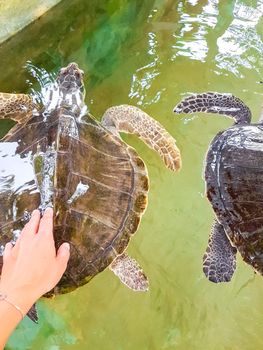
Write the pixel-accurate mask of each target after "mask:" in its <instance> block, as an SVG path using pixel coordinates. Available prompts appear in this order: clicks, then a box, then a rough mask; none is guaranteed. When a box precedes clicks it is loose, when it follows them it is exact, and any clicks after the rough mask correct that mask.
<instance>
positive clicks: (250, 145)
mask: <svg viewBox="0 0 263 350" xmlns="http://www.w3.org/2000/svg"><path fill="white" fill-rule="evenodd" d="M205 179H206V183H207V196H208V199H209V200H210V202H211V204H212V206H213V208H214V211H215V213H216V215H217V218H218V221H219V222H220V223H221V224H222V225H223V226H224V228H225V230H226V233H227V235H228V237H229V239H230V241H231V242H232V244H233V245H234V246H235V247H236V248H237V249H238V250H239V252H240V253H241V255H242V257H243V259H244V260H245V261H246V262H247V263H248V264H250V265H252V266H253V267H254V268H255V270H257V271H258V272H259V273H260V274H263V126H262V125H253V124H250V125H243V126H241V125H237V126H233V127H231V128H229V129H227V130H226V131H223V132H221V133H219V134H218V135H217V136H216V137H215V138H214V140H213V141H212V143H211V145H210V148H209V151H208V154H207V162H206V170H205Z"/></svg>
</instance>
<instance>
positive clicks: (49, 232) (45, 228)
mask: <svg viewBox="0 0 263 350" xmlns="http://www.w3.org/2000/svg"><path fill="white" fill-rule="evenodd" d="M38 234H39V235H42V234H45V235H46V236H52V237H53V209H52V208H50V207H48V208H47V209H46V210H45V212H44V214H43V216H42V218H41V220H40V224H39V229H38Z"/></svg>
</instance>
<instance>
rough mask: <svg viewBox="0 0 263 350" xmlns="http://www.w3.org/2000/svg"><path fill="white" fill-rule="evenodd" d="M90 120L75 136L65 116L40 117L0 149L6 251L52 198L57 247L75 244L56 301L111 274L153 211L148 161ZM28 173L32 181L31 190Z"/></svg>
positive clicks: (0, 228) (1, 231)
mask: <svg viewBox="0 0 263 350" xmlns="http://www.w3.org/2000/svg"><path fill="white" fill-rule="evenodd" d="M67 114H69V112H68V111H67ZM85 118H86V119H85V121H82V122H76V120H74V118H73V117H72V120H73V129H74V130H73V134H72V135H73V136H72V135H71V133H70V128H71V127H72V125H71V126H70V125H68V124H67V123H68V120H69V118H68V116H67V118H65V117H64V115H63V110H62V109H60V110H59V111H53V112H51V114H50V116H49V117H48V120H47V121H45V116H43V115H41V114H40V115H39V116H35V117H32V118H31V119H30V120H29V121H28V122H27V123H26V124H25V125H23V126H18V127H17V128H16V130H15V132H14V133H11V134H8V136H7V137H6V138H4V139H3V140H2V141H4V143H3V145H7V146H8V148H4V149H1V146H0V164H1V162H2V164H4V165H2V168H1V165H0V247H1V248H2V250H3V247H4V245H5V243H7V242H9V241H14V240H15V239H16V235H17V233H20V231H21V229H22V228H23V226H24V224H25V222H26V221H27V220H28V217H27V215H26V213H31V212H32V210H33V209H35V208H37V207H39V206H41V204H42V205H43V203H47V201H48V200H49V199H50V198H49V197H50V196H51V197H52V203H53V206H54V213H55V218H54V237H55V243H56V247H58V246H60V244H61V243H62V242H64V241H68V242H70V244H71V257H70V260H69V263H68V268H67V270H66V272H65V274H64V276H63V278H62V280H61V281H60V282H59V284H58V286H57V287H56V289H55V291H53V292H52V293H64V292H68V291H70V290H72V289H75V288H77V287H78V286H80V285H82V284H84V283H87V282H88V281H89V280H90V279H91V278H92V277H94V276H95V275H96V274H97V273H99V272H100V271H102V270H104V269H105V268H106V267H107V266H108V265H109V264H110V263H111V262H112V261H113V260H114V258H115V257H116V256H117V255H119V254H121V253H122V252H123V251H124V250H125V248H126V247H127V245H128V242H129V240H130V237H131V235H132V234H133V233H135V231H136V230H137V228H138V225H139V222H140V218H141V215H142V213H143V211H144V210H145V208H146V199H147V192H148V177H147V171H146V169H145V166H144V163H143V161H142V160H141V159H140V158H139V157H138V155H137V153H136V152H135V151H134V149H133V148H131V147H129V146H128V145H126V144H125V143H124V142H123V141H122V140H121V139H120V138H118V137H117V136H114V135H113V134H111V133H110V132H108V131H107V130H106V129H104V128H103V127H102V126H101V125H100V124H99V123H98V122H97V121H95V119H94V118H93V117H92V116H90V115H87V116H86V117H85ZM70 135H71V136H70ZM76 136H77V137H76ZM7 141H8V142H7ZM0 145H1V143H0ZM11 150H12V151H11ZM25 167H26V169H27V171H28V172H29V173H30V174H31V175H30V176H27V179H26V180H25V181H24V182H23V181H21V178H25V177H24V176H22V175H24V174H23V172H24V171H23V169H25ZM14 169H16V170H14ZM43 174H44V175H43ZM47 181H48V182H51V185H50V186H46V185H45V183H46V182H47ZM48 187H51V188H53V190H52V193H51V194H50V193H46V192H48V191H49V190H48ZM41 188H42V189H44V191H41V190H40V189H41ZM43 192H44V193H43ZM45 196H46V197H47V198H45ZM1 259H2V257H1ZM0 263H1V264H2V260H1V261H0ZM0 267H1V266H0Z"/></svg>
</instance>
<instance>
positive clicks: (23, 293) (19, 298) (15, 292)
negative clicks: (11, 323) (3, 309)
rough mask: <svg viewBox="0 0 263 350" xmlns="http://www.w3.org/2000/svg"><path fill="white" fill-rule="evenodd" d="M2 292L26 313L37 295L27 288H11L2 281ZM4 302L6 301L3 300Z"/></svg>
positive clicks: (0, 291)
mask: <svg viewBox="0 0 263 350" xmlns="http://www.w3.org/2000/svg"><path fill="white" fill-rule="evenodd" d="M0 293H1V294H2V295H5V297H6V300H7V301H9V302H10V304H13V305H15V306H17V307H18V308H20V309H21V312H22V313H23V314H24V315H26V314H27V312H28V311H29V309H30V308H31V306H32V305H33V304H34V303H35V302H36V300H37V297H35V296H33V295H31V293H30V291H28V290H27V288H10V287H8V286H5V285H3V284H1V283H0ZM3 302H5V301H4V300H3Z"/></svg>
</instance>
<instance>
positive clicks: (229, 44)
mask: <svg viewBox="0 0 263 350" xmlns="http://www.w3.org/2000/svg"><path fill="white" fill-rule="evenodd" d="M91 3H92V4H91ZM262 14H263V2H262V1H256V0H247V1H241V0H236V1H233V0H231V1H219V0H199V1H198V0H188V1H171V0H163V1H161V0H155V1H154V0H146V1H139V0H133V1H132V0H130V1H129V0H108V1H106V0H103V1H93V2H91V1H90V2H88V1H76V0H73V1H62V3H61V4H60V5H59V6H57V7H56V8H55V9H54V10H52V11H51V12H50V13H48V14H47V15H46V16H45V17H44V18H42V19H41V20H39V21H37V22H36V23H35V24H34V25H32V26H30V27H28V28H27V29H26V30H25V31H23V32H22V33H21V34H19V35H18V36H16V37H14V38H13V39H12V40H10V41H8V42H7V43H6V44H5V45H3V46H2V47H0V62H1V65H0V91H10V92H28V91H30V88H31V87H33V88H34V89H37V88H38V85H37V83H36V82H35V80H34V79H33V78H32V77H31V76H30V74H29V73H28V71H27V70H25V69H24V68H23V67H24V65H25V64H26V62H27V61H30V62H32V64H33V65H35V66H37V67H43V68H45V69H46V70H48V71H49V72H56V71H57V70H58V68H59V67H61V66H63V65H65V64H67V63H68V62H70V61H76V62H78V63H79V65H80V66H81V68H82V69H83V70H85V72H86V81H85V83H86V87H87V95H86V102H87V104H88V106H89V108H90V110H91V112H92V113H93V114H94V115H95V116H96V117H98V118H100V117H101V115H102V114H103V112H104V111H105V110H106V108H107V107H109V106H112V105H118V104H122V103H128V104H133V105H135V106H138V107H140V108H142V109H143V110H144V111H146V112H147V113H149V114H150V115H151V116H153V117H154V118H155V119H156V120H158V121H160V122H161V123H162V124H163V125H164V126H165V127H166V128H167V130H168V131H169V132H170V133H171V134H172V135H173V136H174V137H175V139H176V141H177V144H178V146H179V147H180V149H181V152H182V160H183V168H182V170H181V171H180V173H177V174H174V173H172V172H171V171H169V170H167V169H166V168H165V167H164V166H163V164H162V162H161V161H160V159H159V158H158V156H157V155H156V154H155V153H154V152H153V151H151V150H149V149H148V148H147V147H146V146H145V145H144V144H143V143H142V142H141V141H139V140H138V139H137V138H136V137H134V136H130V135H123V138H124V140H125V141H126V142H128V143H129V144H130V145H132V146H133V147H135V148H136V150H137V151H138V153H139V154H140V155H141V157H142V158H143V159H144V160H145V163H146V164H147V167H148V171H149V177H150V181H151V188H150V194H149V205H148V209H147V211H146V213H145V215H144V217H143V220H142V223H141V226H140V228H139V230H138V233H137V234H136V236H135V237H134V238H133V239H132V241H131V243H130V245H129V248H128V251H129V253H130V254H131V255H132V256H134V257H135V258H136V259H137V260H138V261H139V262H140V264H141V265H142V266H143V268H144V270H145V272H146V274H147V275H148V277H149V280H150V291H149V292H148V293H145V294H140V293H134V292H132V291H130V290H128V289H127V288H126V287H125V286H123V285H121V284H120V282H119V280H118V279H117V278H116V277H115V276H113V274H112V273H111V272H110V271H104V272H103V273H101V274H100V275H98V276H97V277H96V278H94V279H93V280H92V281H91V282H90V283H89V284H87V285H85V286H83V287H81V288H79V289H78V290H76V291H74V292H72V293H70V294H66V295H62V296H59V297H56V298H55V299H53V300H41V301H40V302H39V306H38V307H39V317H40V322H39V325H35V324H33V323H32V322H31V321H30V320H28V319H25V320H24V321H23V322H22V323H21V324H20V325H19V326H18V328H17V330H16V331H15V333H14V334H13V335H12V337H11V338H10V340H9V343H8V345H7V347H6V349H9V350H20V349H21V350H22V349H41V350H58V349H63V350H64V349H65V350H66V349H74V350H80V349H92V350H162V349H165V350H172V349H176V350H199V349H200V350H201V349H202V350H203V349H206V350H214V349H216V350H240V349H242V350H252V349H253V350H255V349H256V350H258V349H262V348H263V338H262V329H263V278H262V277H261V276H257V275H254V272H253V271H252V269H251V268H250V267H249V266H247V265H245V263H243V262H242V261H241V259H240V258H239V259H238V266H237V270H236V273H235V275H234V277H233V280H232V281H231V283H228V284H220V285H215V284H213V283H211V282H209V281H207V280H206V278H205V277H204V275H203V273H202V256H203V253H204V251H205V248H206V245H207V239H208V235H209V232H210V227H211V224H212V222H213V212H212V209H211V207H210V205H209V202H208V200H207V199H206V197H205V183H204V180H203V176H202V173H203V164H204V157H205V154H206V151H207V148H208V145H209V143H210V141H211V139H212V138H213V136H214V135H215V134H216V133H217V132H218V131H220V130H222V129H225V128H227V127H228V126H230V125H231V124H232V123H233V122H232V120H230V119H227V118H224V117H222V116H216V115H213V116H212V115H200V114H199V115H192V116H177V115H174V114H173V112H172V110H173V107H174V105H175V104H176V103H177V102H178V101H179V100H180V99H181V98H182V97H183V96H185V95H187V94H188V93H191V92H202V91H207V90H210V91H220V92H231V93H233V94H235V95H237V96H238V97H240V98H241V99H243V100H244V101H245V102H246V104H247V105H249V107H250V108H251V110H252V112H253V121H257V119H258V117H259V114H260V109H261V103H262V102H263V96H262V95H263V85H262V84H260V83H259V82H260V81H261V80H263V70H262V63H263V60H262V57H263V55H262V54H263V41H262V40H263V20H262ZM10 125H11V124H10V123H9V122H6V121H5V122H3V121H2V122H1V123H0V130H1V135H3V134H4V133H5V132H6V131H7V130H8V128H9V127H10Z"/></svg>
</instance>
